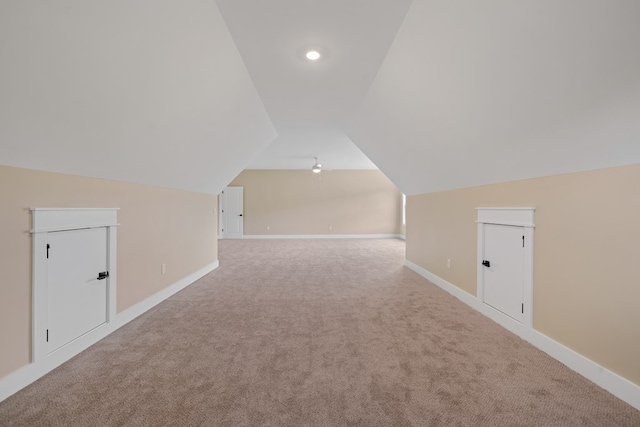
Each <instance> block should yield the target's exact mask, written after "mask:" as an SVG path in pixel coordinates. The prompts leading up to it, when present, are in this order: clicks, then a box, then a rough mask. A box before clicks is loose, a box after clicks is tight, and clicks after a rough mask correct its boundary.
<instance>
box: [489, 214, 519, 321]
mask: <svg viewBox="0 0 640 427" xmlns="http://www.w3.org/2000/svg"><path fill="white" fill-rule="evenodd" d="M484 227H485V228H484V251H483V254H484V256H483V261H482V264H483V266H484V267H483V270H484V302H485V303H486V304H489V305H490V306H492V307H493V308H495V309H497V310H500V311H501V312H503V313H504V314H506V315H508V316H510V317H512V318H514V319H516V320H517V321H519V322H522V321H523V311H524V305H523V303H524V266H525V251H524V234H525V233H524V227H512V226H508V225H493V224H485V226H484Z"/></svg>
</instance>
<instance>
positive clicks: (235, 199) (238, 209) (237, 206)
mask: <svg viewBox="0 0 640 427" xmlns="http://www.w3.org/2000/svg"><path fill="white" fill-rule="evenodd" d="M243 196H244V188H243V187H227V188H225V189H224V191H223V192H222V198H223V199H224V202H223V203H224V209H223V218H224V220H223V229H222V231H223V233H222V235H223V236H224V237H225V238H227V239H242V236H243V234H244V216H243V215H244V203H243Z"/></svg>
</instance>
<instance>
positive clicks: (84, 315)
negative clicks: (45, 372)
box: [31, 208, 118, 364]
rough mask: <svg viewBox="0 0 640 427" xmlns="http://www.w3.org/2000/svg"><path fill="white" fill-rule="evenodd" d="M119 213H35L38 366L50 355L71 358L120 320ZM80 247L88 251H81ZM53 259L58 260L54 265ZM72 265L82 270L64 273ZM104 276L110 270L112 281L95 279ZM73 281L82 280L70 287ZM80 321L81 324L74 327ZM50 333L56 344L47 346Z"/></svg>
mask: <svg viewBox="0 0 640 427" xmlns="http://www.w3.org/2000/svg"><path fill="white" fill-rule="evenodd" d="M117 211H118V209H117V208H105V209H100V208H97V209H96V208H90V209H78V208H70V209H64V208H62V209H60V208H53V209H48V208H37V209H31V212H32V222H33V226H32V229H31V233H32V260H33V261H32V263H33V272H32V284H33V285H32V286H33V293H32V316H33V322H32V362H34V363H38V364H39V363H40V362H43V361H45V359H46V360H49V359H50V358H51V357H53V358H54V359H55V360H66V359H68V357H72V356H74V355H75V354H77V353H78V352H79V351H81V350H82V349H84V348H86V346H87V345H90V344H91V343H93V342H95V337H96V336H97V335H98V333H97V332H96V331H98V330H100V329H101V327H102V326H103V325H104V324H105V323H110V322H112V321H114V320H115V318H116V279H117V260H116V248H117V240H116V228H117V225H118V224H117ZM78 244H82V245H88V247H84V248H83V249H82V250H80V249H78V248H77V247H76V245H78ZM47 245H49V256H50V258H49V259H47ZM100 245H102V247H98V246H100ZM49 260H54V262H53V263H51V264H50V263H49ZM70 265H71V266H73V267H72V268H73V269H74V270H76V268H77V271H74V272H68V271H64V270H65V269H67V268H69V266H70ZM50 267H51V271H50V270H49V269H50ZM93 270H96V271H93ZM90 272H91V273H90ZM101 272H108V277H105V278H104V279H103V280H95V279H97V277H98V274H99V273H101ZM94 275H95V276H94ZM69 279H72V280H74V279H75V280H78V281H79V282H75V284H74V283H69V281H68V280H69ZM85 285H86V286H85ZM84 298H89V300H84ZM87 301H90V302H87ZM79 305H86V307H81V306H79ZM65 312H68V313H65ZM67 314H69V315H72V314H73V315H75V316H79V317H75V319H76V320H73V319H72V317H69V316H67ZM78 319H80V320H78ZM75 321H77V323H78V325H73V323H74V322H75ZM49 329H54V330H55V331H56V332H53V331H52V333H53V334H54V335H52V337H51V338H52V340H50V342H47V330H49ZM61 331H63V332H61ZM78 334H79V335H78ZM74 335H76V336H75V337H74ZM92 340H94V341H92ZM50 343H51V345H49V344H50Z"/></svg>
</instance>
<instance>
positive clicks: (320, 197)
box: [229, 170, 402, 235]
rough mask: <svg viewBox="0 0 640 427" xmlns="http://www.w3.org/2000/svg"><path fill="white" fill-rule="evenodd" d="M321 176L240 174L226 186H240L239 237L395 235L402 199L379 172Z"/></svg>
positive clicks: (292, 172) (286, 172) (297, 172)
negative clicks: (241, 222) (241, 213)
mask: <svg viewBox="0 0 640 427" xmlns="http://www.w3.org/2000/svg"><path fill="white" fill-rule="evenodd" d="M321 175H322V176H321V177H320V176H318V175H314V174H313V173H312V172H311V171H310V170H308V171H307V170H245V171H243V172H242V173H241V174H240V175H239V176H238V177H236V179H234V180H233V182H232V183H231V184H229V185H230V186H242V187H244V221H245V222H244V234H245V235H264V234H275V235H286V234H294V235H295V234H302V235H305V234H400V227H401V223H402V211H401V209H402V194H401V193H400V191H399V190H398V189H397V188H396V187H395V185H393V183H392V182H391V181H389V179H388V178H387V177H386V176H384V174H383V173H382V172H380V171H375V170H360V171H344V170H339V171H338V170H336V171H324V172H322V174H321ZM267 227H269V230H267ZM329 227H331V229H330V228H329Z"/></svg>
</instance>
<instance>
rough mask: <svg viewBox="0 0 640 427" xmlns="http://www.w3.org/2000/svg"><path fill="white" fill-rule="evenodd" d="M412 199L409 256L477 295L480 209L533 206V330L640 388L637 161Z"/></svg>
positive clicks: (639, 194)
mask: <svg viewBox="0 0 640 427" xmlns="http://www.w3.org/2000/svg"><path fill="white" fill-rule="evenodd" d="M407 204H408V207H407V215H408V217H407V259H408V260H409V261H412V262H414V263H416V264H418V265H419V266H421V267H423V268H425V269H427V270H428V271H430V272H432V273H434V274H436V275H438V276H440V277H442V278H443V279H445V280H447V281H449V282H451V283H452V284H454V285H456V286H458V287H460V288H461V289H463V290H465V291H467V292H469V293H471V294H473V295H476V261H477V260H476V241H477V226H476V224H475V222H474V221H475V220H476V211H475V209H474V208H476V207H510V206H514V207H516V206H519V207H529V206H531V207H535V208H536V212H535V223H536V228H535V232H534V328H535V329H536V330H538V331H540V332H541V333H543V334H545V335H547V336H549V337H551V338H553V339H554V340H556V341H558V342H560V343H561V344H563V345H565V346H567V347H569V348H571V349H573V350H575V351H577V352H579V353H581V354H582V355H584V356H586V357H587V358H589V359H591V360H593V361H595V362H596V363H598V364H600V365H602V366H604V367H606V368H608V369H610V370H612V371H613V372H616V373H618V374H619V375H622V376H623V377H625V378H627V379H629V380H631V381H632V382H634V383H636V384H640V362H639V361H640V308H639V304H640V165H633V166H626V167H618V168H610V169H602V170H596V171H590V172H583V173H575V174H569V175H560V176H552V177H545V178H539V179H531V180H525V181H516V182H509V183H503V184H496V185H487V186H482V187H474V188H466V189H461V190H454V191H446V192H440V193H431V194H423V195H418V196H413V197H409V200H408V202H407ZM447 258H450V259H451V260H452V268H451V269H447V267H446V260H447Z"/></svg>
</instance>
